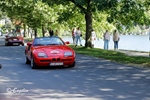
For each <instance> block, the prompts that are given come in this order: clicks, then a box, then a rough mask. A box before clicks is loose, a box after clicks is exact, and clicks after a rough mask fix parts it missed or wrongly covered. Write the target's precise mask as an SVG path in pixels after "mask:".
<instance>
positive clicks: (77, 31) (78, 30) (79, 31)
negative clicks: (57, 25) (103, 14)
mask: <svg viewBox="0 0 150 100" xmlns="http://www.w3.org/2000/svg"><path fill="white" fill-rule="evenodd" d="M75 35H76V45H75V47H76V46H77V45H78V41H79V42H80V46H82V43H81V36H82V33H81V30H80V27H78V28H77V30H76V32H75Z"/></svg>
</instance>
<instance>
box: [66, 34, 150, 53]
mask: <svg viewBox="0 0 150 100" xmlns="http://www.w3.org/2000/svg"><path fill="white" fill-rule="evenodd" d="M63 40H64V41H70V42H71V43H72V38H71V37H63ZM84 44H85V40H84V39H82V45H84ZM103 45H104V41H103V40H102V39H98V40H96V41H95V47H96V48H103ZM113 45H114V43H113V40H112V36H111V38H110V42H109V49H113ZM119 49H124V50H136V51H146V52H148V51H150V41H149V36H148V35H120V41H119Z"/></svg>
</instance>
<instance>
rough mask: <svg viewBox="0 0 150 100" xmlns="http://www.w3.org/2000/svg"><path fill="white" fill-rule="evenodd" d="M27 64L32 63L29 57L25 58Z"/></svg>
mask: <svg viewBox="0 0 150 100" xmlns="http://www.w3.org/2000/svg"><path fill="white" fill-rule="evenodd" d="M25 62H26V64H30V63H31V62H30V60H29V59H28V57H27V56H26V58H25Z"/></svg>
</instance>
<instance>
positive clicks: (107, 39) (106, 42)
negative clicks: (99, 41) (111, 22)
mask: <svg viewBox="0 0 150 100" xmlns="http://www.w3.org/2000/svg"><path fill="white" fill-rule="evenodd" d="M103 38H104V50H108V48H109V41H110V34H109V33H108V30H106V32H105V33H104V35H103Z"/></svg>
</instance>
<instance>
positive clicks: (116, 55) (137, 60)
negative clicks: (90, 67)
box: [69, 45, 150, 67]
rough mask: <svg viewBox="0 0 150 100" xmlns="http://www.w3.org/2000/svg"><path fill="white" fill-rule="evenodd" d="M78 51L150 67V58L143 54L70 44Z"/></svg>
mask: <svg viewBox="0 0 150 100" xmlns="http://www.w3.org/2000/svg"><path fill="white" fill-rule="evenodd" d="M69 46H70V47H71V48H72V49H74V50H75V52H76V53H79V54H84V55H89V56H93V57H98V58H103V59H107V60H110V61H114V62H119V63H124V64H135V65H140V66H143V67H144V66H145V67H150V58H149V57H141V56H128V55H126V54H124V53H121V52H117V51H114V50H103V49H99V48H85V47H81V46H77V47H75V46H74V45H69Z"/></svg>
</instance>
